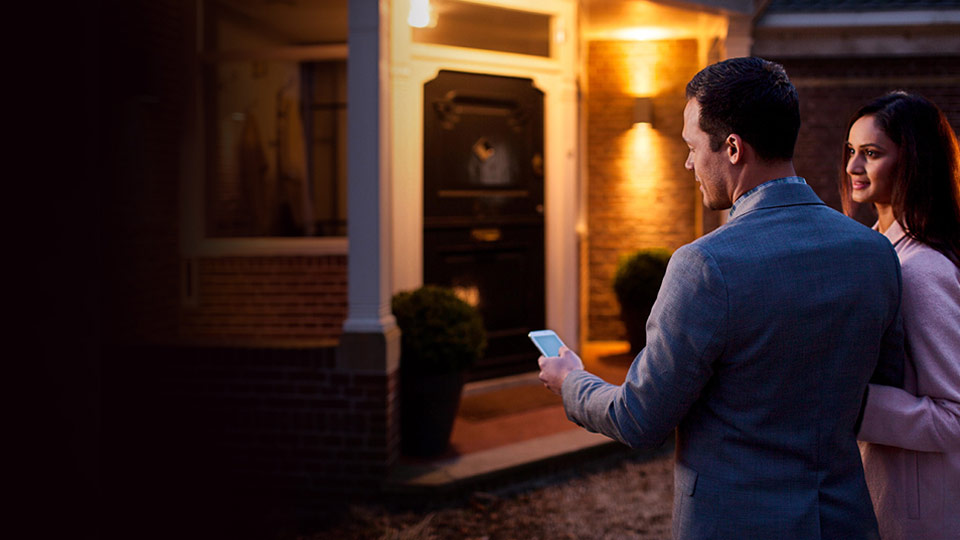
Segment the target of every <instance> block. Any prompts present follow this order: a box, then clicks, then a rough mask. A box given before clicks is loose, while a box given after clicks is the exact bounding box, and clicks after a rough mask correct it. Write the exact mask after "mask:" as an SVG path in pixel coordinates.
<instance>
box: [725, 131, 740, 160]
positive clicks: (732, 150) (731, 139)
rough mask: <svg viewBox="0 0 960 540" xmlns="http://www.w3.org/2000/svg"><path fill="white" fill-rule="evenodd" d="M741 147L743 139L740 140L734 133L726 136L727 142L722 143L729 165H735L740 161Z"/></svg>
mask: <svg viewBox="0 0 960 540" xmlns="http://www.w3.org/2000/svg"><path fill="white" fill-rule="evenodd" d="M743 145H744V143H743V139H741V138H740V136H739V135H737V134H736V133H731V134H730V135H727V140H726V141H724V146H725V148H726V151H727V159H728V160H730V164H731V165H736V164H737V163H739V162H740V160H741V159H743Z"/></svg>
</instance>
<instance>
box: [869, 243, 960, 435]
mask: <svg viewBox="0 0 960 540" xmlns="http://www.w3.org/2000/svg"><path fill="white" fill-rule="evenodd" d="M944 260H945V259H944ZM947 266H948V267H946V268H945V267H944V266H942V265H941V266H940V271H935V267H934V266H933V265H926V264H918V265H913V266H912V267H911V268H909V269H907V268H904V277H903V287H904V291H903V303H902V311H903V320H904V325H905V329H906V336H907V342H908V345H907V350H908V352H909V355H910V360H911V363H912V365H913V368H914V372H915V374H916V387H917V392H916V393H917V394H918V395H914V394H913V393H911V392H908V391H906V390H903V389H900V388H897V387H893V386H885V385H877V384H871V385H870V390H869V393H868V394H867V404H866V408H865V410H864V415H863V423H862V424H861V428H860V432H859V434H858V438H860V439H861V440H864V441H868V442H872V443H879V444H885V445H889V446H897V447H900V448H906V449H909V450H917V451H921V452H957V451H960V322H958V321H960V282H958V273H957V271H956V269H955V267H952V265H951V264H950V263H947ZM910 386H913V385H910Z"/></svg>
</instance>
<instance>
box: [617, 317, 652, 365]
mask: <svg viewBox="0 0 960 540" xmlns="http://www.w3.org/2000/svg"><path fill="white" fill-rule="evenodd" d="M652 307H653V306H641V307H634V306H631V307H621V308H620V320H621V321H623V326H625V327H626V329H627V339H628V340H629V341H630V354H633V355H636V354H638V353H639V352H640V351H641V350H642V349H643V348H644V347H645V346H646V345H647V319H648V318H649V317H650V310H651V309H652Z"/></svg>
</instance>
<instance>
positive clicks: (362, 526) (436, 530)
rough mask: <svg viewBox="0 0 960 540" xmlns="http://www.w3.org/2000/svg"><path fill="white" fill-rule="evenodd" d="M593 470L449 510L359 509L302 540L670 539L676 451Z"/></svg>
mask: <svg viewBox="0 0 960 540" xmlns="http://www.w3.org/2000/svg"><path fill="white" fill-rule="evenodd" d="M592 469H593V470H592V471H590V472H583V473H565V474H558V475H554V476H552V477H550V478H542V479H539V480H534V481H528V482H525V483H522V484H517V485H511V486H503V487H502V488H499V489H497V490H494V491H489V492H474V493H473V494H471V495H470V496H469V497H465V498H464V500H461V501H456V502H453V503H447V504H445V505H442V506H440V505H438V504H436V503H434V504H433V506H432V507H431V506H430V505H426V506H425V507H423V508H419V509H416V510H411V509H400V508H390V507H386V506H352V507H351V508H350V510H349V512H348V513H347V515H346V516H345V517H344V519H343V520H342V521H341V523H339V524H338V525H336V526H335V527H334V528H331V529H328V530H325V531H323V532H317V533H314V534H312V535H301V536H299V537H298V539H299V540H321V539H343V540H350V539H377V540H400V539H404V540H413V539H417V540H427V539H431V540H432V539H442V540H445V539H458V540H459V539H463V540H501V539H502V540H513V539H530V540H535V539H540V540H553V539H594V538H595V539H617V540H625V539H639V540H653V539H662V538H670V514H671V507H672V504H673V457H672V452H665V453H664V452H661V453H659V454H656V455H654V456H653V457H650V456H649V455H646V456H635V457H626V458H621V459H619V460H617V461H615V462H613V463H606V464H603V465H601V466H598V467H592Z"/></svg>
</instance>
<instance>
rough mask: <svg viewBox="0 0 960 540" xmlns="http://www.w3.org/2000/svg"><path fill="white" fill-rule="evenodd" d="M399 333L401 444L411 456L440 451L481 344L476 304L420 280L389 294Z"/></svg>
mask: <svg viewBox="0 0 960 540" xmlns="http://www.w3.org/2000/svg"><path fill="white" fill-rule="evenodd" d="M391 307H392V309H393V315H394V317H396V319H397V325H398V326H399V327H400V331H401V332H402V335H401V338H400V430H401V448H402V450H403V453H404V454H407V455H411V456H430V455H436V454H440V453H442V452H444V451H445V450H446V449H447V447H448V446H449V443H450V432H451V430H452V429H453V420H454V418H455V417H456V415H457V409H458V408H459V406H460V393H461V391H462V389H463V381H464V372H465V371H466V370H467V368H469V367H470V366H472V365H473V364H474V363H475V362H476V361H477V360H479V359H480V358H481V357H482V356H483V352H484V349H485V348H486V345H487V337H486V331H485V330H484V327H483V320H482V319H481V317H480V313H479V312H478V311H477V309H476V308H474V307H473V306H471V305H470V304H468V303H466V302H464V301H463V300H461V299H460V298H458V297H457V296H456V295H455V294H454V293H453V291H452V290H451V289H449V288H445V287H439V286H435V285H424V286H423V287H420V288H419V289H416V290H414V291H406V292H401V293H398V294H396V295H394V297H393V300H392V303H391Z"/></svg>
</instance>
